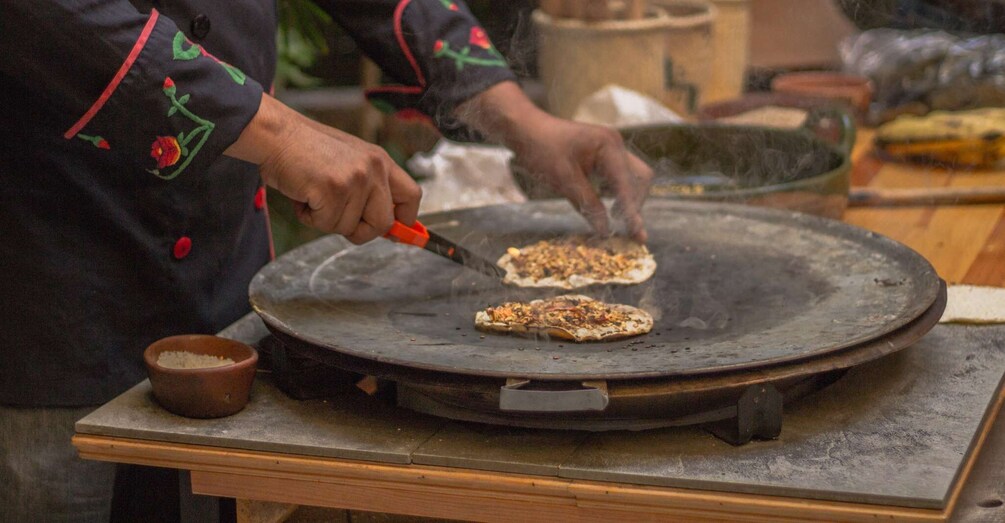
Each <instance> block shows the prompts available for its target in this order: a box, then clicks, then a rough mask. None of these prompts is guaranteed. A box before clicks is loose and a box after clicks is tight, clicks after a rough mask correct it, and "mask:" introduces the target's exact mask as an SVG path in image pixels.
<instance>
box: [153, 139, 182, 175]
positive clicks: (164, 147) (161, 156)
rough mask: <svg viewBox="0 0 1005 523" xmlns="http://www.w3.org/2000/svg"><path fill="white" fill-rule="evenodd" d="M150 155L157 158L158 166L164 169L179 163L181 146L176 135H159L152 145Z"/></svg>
mask: <svg viewBox="0 0 1005 523" xmlns="http://www.w3.org/2000/svg"><path fill="white" fill-rule="evenodd" d="M150 157H151V158H153V159H155V160H157V168H158V169H163V168H165V167H170V166H172V165H174V164H176V163H178V158H181V147H180V146H179V145H178V140H177V139H176V138H175V137H174V136H158V137H157V139H156V140H154V143H152V144H151V145H150Z"/></svg>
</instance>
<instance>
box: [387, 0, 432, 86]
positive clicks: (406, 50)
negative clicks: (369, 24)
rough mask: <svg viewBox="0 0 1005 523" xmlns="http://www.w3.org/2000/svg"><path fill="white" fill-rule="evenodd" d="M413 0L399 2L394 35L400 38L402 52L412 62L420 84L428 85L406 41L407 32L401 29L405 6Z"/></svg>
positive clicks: (395, 15) (396, 10) (395, 11)
mask: <svg viewBox="0 0 1005 523" xmlns="http://www.w3.org/2000/svg"><path fill="white" fill-rule="evenodd" d="M411 1H412V0H401V1H400V2H398V6H397V7H395V8H394V36H395V38H397V39H398V46H399V47H401V52H402V53H404V54H405V58H406V59H408V63H410V64H412V70H413V71H415V78H416V79H417V80H418V81H419V85H421V86H423V87H425V86H426V77H424V76H422V70H421V69H419V63H418V62H416V61H415V57H414V56H412V50H411V49H409V48H408V43H407V42H405V33H404V32H403V31H402V29H401V17H402V15H403V14H404V13H405V8H406V7H408V4H409V3H411Z"/></svg>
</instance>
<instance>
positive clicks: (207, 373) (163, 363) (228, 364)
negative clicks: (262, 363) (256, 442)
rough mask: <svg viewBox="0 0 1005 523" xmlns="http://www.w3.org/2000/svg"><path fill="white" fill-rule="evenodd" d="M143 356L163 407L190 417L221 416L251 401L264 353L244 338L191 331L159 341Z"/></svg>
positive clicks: (233, 411) (155, 394) (234, 411)
mask: <svg viewBox="0 0 1005 523" xmlns="http://www.w3.org/2000/svg"><path fill="white" fill-rule="evenodd" d="M143 360H144V362H145V363H146V366H147V376H149V377H150V385H151V386H152V388H153V393H154V398H156V399H157V403H159V404H160V405H161V406H162V407H164V408H165V409H167V410H168V411H170V412H172V413H174V414H178V415H179V416H186V417H189V418H219V417H223V416H230V415H231V414H235V413H237V412H239V411H240V410H241V409H243V408H244V406H245V405H247V403H248V398H249V396H250V394H251V384H252V382H253V381H254V379H255V369H256V365H257V363H258V352H256V351H255V349H254V348H252V347H251V346H249V345H246V344H244V343H241V342H238V341H234V340H229V339H226V338H221V337H218V336H209V335H204V334H186V335H181V336H171V337H168V338H163V339H160V340H157V341H155V342H154V343H152V344H151V345H150V346H149V347H147V348H146V350H145V351H144V352H143Z"/></svg>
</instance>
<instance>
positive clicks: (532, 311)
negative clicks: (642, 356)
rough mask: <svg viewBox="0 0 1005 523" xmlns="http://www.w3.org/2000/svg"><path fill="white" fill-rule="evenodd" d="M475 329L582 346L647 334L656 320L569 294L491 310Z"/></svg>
mask: <svg viewBox="0 0 1005 523" xmlns="http://www.w3.org/2000/svg"><path fill="white" fill-rule="evenodd" d="M605 318H606V321H605ZM475 327H476V328H477V329H478V330H482V331H486V332H501V333H509V334H517V335H523V336H541V335H543V336H549V337H554V338H561V339H565V340H570V341H575V342H577V343H578V342H584V341H611V340H617V339H622V338H629V337H632V336H638V335H641V334H645V333H647V332H649V331H651V330H652V328H653V317H652V316H650V315H649V313H648V312H646V311H644V310H642V309H639V308H637V307H632V306H631V305H623V304H618V303H614V304H610V303H604V302H602V301H599V300H594V299H593V298H590V297H588V296H582V295H578V294H569V295H564V296H557V297H555V298H548V299H543V300H533V301H531V302H507V303H503V304H502V305H499V306H497V307H489V308H488V309H485V310H482V311H478V312H477V313H476V314H475Z"/></svg>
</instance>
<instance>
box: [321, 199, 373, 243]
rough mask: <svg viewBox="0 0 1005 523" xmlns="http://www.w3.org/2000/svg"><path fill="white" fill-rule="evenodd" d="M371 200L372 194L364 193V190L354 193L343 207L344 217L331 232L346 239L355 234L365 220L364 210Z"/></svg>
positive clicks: (341, 217)
mask: <svg viewBox="0 0 1005 523" xmlns="http://www.w3.org/2000/svg"><path fill="white" fill-rule="evenodd" d="M369 198H370V194H369V193H367V192H363V191H362V190H360V191H353V194H352V195H351V196H350V197H349V199H348V200H347V201H346V203H345V205H344V207H343V210H342V216H340V217H339V220H338V222H337V223H335V225H334V227H332V228H331V229H330V232H334V233H337V234H341V235H342V236H346V237H348V236H349V235H350V234H353V233H354V232H355V231H356V228H357V227H358V226H359V222H361V221H362V220H363V209H365V208H366V205H367V201H368V200H369Z"/></svg>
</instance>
